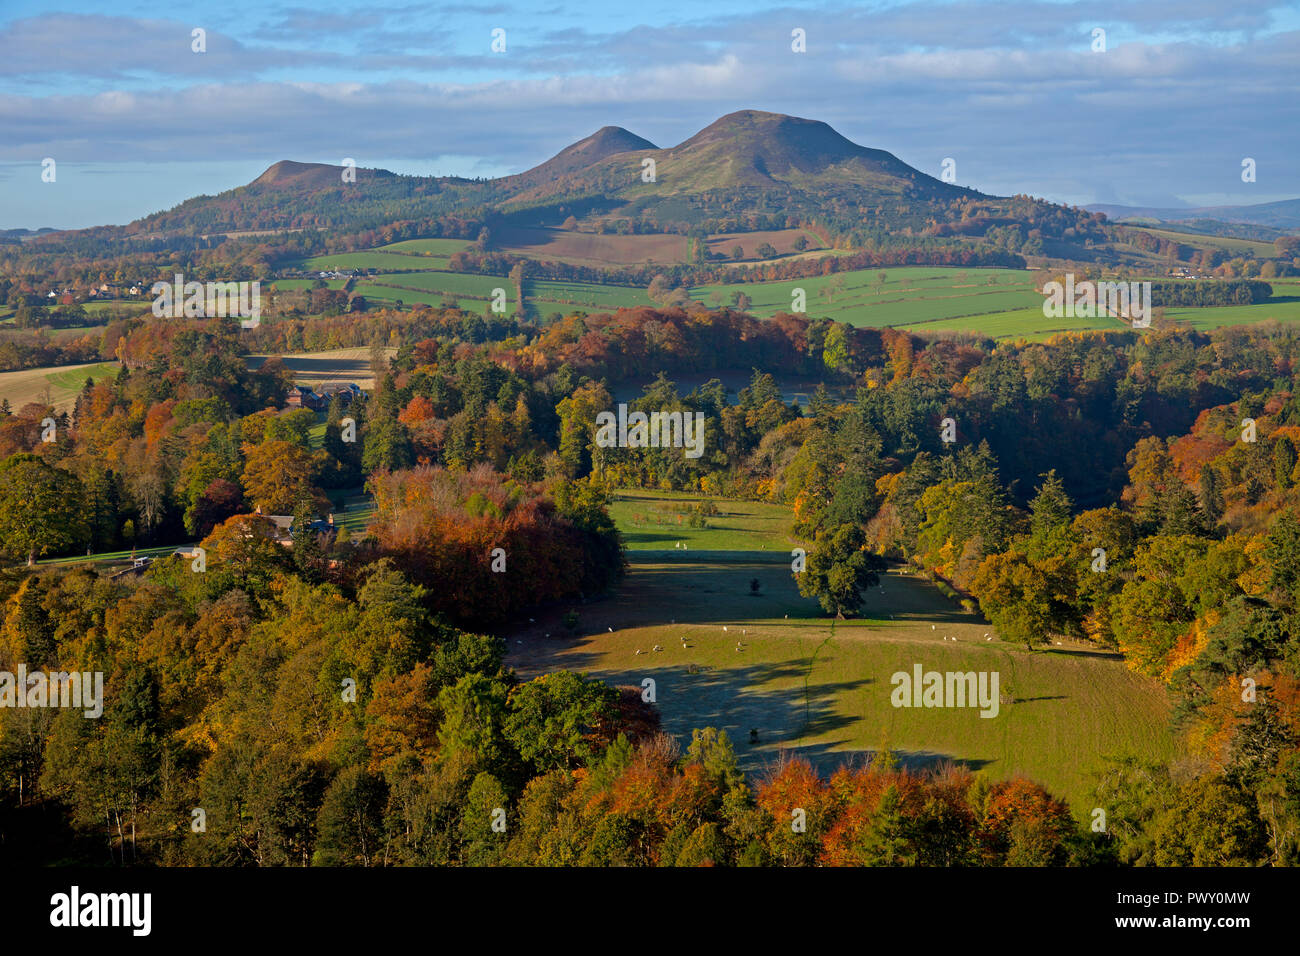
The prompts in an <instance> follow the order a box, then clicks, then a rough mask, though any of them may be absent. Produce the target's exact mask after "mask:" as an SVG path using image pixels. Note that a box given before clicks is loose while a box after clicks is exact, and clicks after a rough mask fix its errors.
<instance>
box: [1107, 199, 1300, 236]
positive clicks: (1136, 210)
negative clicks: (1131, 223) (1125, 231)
mask: <svg viewBox="0 0 1300 956" xmlns="http://www.w3.org/2000/svg"><path fill="white" fill-rule="evenodd" d="M1086 208H1087V209H1088V210H1089V211H1091V212H1104V213H1105V214H1106V215H1107V216H1108V217H1109V218H1111V219H1116V220H1125V219H1157V220H1160V221H1161V222H1180V223H1188V222H1195V221H1197V220H1206V219H1208V220H1213V221H1217V222H1232V223H1247V224H1249V225H1253V226H1266V227H1269V228H1272V229H1277V230H1280V231H1282V232H1294V231H1296V230H1300V199H1283V200H1280V201H1278V202H1266V203H1256V204H1254V205H1248V206H1196V207H1189V208H1186V209H1171V208H1159V207H1154V206H1117V205H1110V204H1106V203H1101V204H1098V205H1095V206H1088V207H1086Z"/></svg>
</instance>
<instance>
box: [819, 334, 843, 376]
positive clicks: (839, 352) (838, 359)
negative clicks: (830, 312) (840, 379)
mask: <svg viewBox="0 0 1300 956" xmlns="http://www.w3.org/2000/svg"><path fill="white" fill-rule="evenodd" d="M822 361H823V362H824V363H825V364H826V367H827V368H829V369H830V370H831V371H834V372H839V371H842V370H843V369H845V368H847V367H848V364H849V335H848V332H847V330H846V329H845V327H844V326H842V325H840V324H839V323H838V322H832V323H831V327H830V328H829V329H827V330H826V338H825V339H823V340H822Z"/></svg>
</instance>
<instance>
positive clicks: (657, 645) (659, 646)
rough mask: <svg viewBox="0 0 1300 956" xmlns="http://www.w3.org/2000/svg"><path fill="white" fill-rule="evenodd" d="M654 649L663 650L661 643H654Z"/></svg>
mask: <svg viewBox="0 0 1300 956" xmlns="http://www.w3.org/2000/svg"><path fill="white" fill-rule="evenodd" d="M655 650H656V651H662V650H663V645H661V644H656V645H655Z"/></svg>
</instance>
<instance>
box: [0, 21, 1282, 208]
mask: <svg viewBox="0 0 1300 956" xmlns="http://www.w3.org/2000/svg"><path fill="white" fill-rule="evenodd" d="M194 28H202V29H204V30H206V31H207V36H206V39H207V51H206V52H205V53H194V52H192V50H191V43H192V41H191V31H192V30H193V29H194ZM497 28H500V29H503V30H505V39H506V50H505V52H504V53H493V52H492V51H491V48H490V46H491V42H492V31H493V30H494V29H497ZM795 28H800V29H802V30H804V31H805V32H806V36H807V52H806V53H803V54H795V53H793V52H792V51H791V48H790V46H791V39H790V37H791V31H792V30H793V29H795ZM1094 28H1102V29H1104V30H1105V31H1106V51H1105V52H1104V53H1100V52H1094V51H1093V50H1092V49H1091V46H1092V42H1093V37H1092V32H1093V30H1094ZM1298 81H1300V6H1297V5H1296V4H1295V3H1294V2H1290V3H1281V2H1253V0H1234V2H1233V3H1232V4H1225V3H1222V2H1206V0H1177V2H1175V0H1153V2H1136V3H1133V2H1124V0H1118V2H1087V3H1083V2H1034V3H1026V2H1014V0H1000V2H988V3H981V2H936V0H917V2H887V3H870V2H866V3H861V2H859V3H852V4H779V5H767V4H764V3H763V2H762V0H745V2H737V0H723V2H680V0H666V2H655V3H648V4H627V3H610V2H604V3H551V2H548V0H542V2H539V3H535V4H531V5H520V4H515V3H469V4H462V5H451V4H427V3H418V2H409V3H408V2H401V0H395V2H392V3H386V4H385V3H381V4H379V5H375V6H369V7H366V6H360V5H355V4H344V3H333V2H316V3H313V4H311V5H310V6H307V5H305V4H299V3H276V2H257V3H251V2H243V0H235V2H232V3H223V4H219V5H218V4H207V3H169V4H166V5H164V6H161V7H160V6H158V5H154V4H147V3H126V2H113V0H108V2H104V0H96V2H68V0H54V2H53V3H48V2H41V3H37V2H33V0H5V3H4V4H3V7H0V228H12V227H19V226H25V227H31V228H34V227H39V226H54V227H58V228H71V227H80V226H89V225H98V224H104V223H120V222H127V221H129V220H131V219H134V218H137V217H139V216H142V215H146V214H148V213H151V212H155V211H158V210H160V209H165V208H168V207H170V206H173V205H175V204H176V203H177V202H180V201H181V200H183V199H185V198H187V197H189V196H192V195H196V194H199V193H215V192H219V191H221V190H223V189H228V188H230V187H232V186H236V185H239V184H241V183H244V182H247V181H248V180H250V179H252V178H254V177H255V176H256V175H257V174H258V173H260V172H261V171H262V170H263V169H265V168H266V167H267V166H269V165H270V164H271V163H273V162H276V161H277V160H280V159H297V160H304V161H317V162H330V163H338V162H340V161H341V160H342V159H343V158H344V157H351V158H354V159H355V160H356V161H357V163H358V164H359V165H361V166H380V167H384V168H388V169H394V170H396V171H399V172H419V173H457V174H461V175H500V174H503V173H508V172H516V171H519V170H522V169H526V168H528V167H529V166H533V165H535V164H537V163H539V162H541V161H542V160H544V159H546V158H547V157H548V156H550V155H552V154H553V153H555V152H556V151H558V150H559V149H561V148H562V147H564V146H565V145H567V144H568V143H571V142H573V141H575V140H577V139H580V138H582V137H583V136H586V135H588V134H590V133H591V132H593V131H594V130H596V129H597V128H599V127H601V126H604V125H607V124H613V125H619V126H625V127H627V128H628V129H630V130H632V131H633V132H635V133H637V134H639V135H641V136H645V137H647V138H648V139H650V140H653V141H654V142H655V143H656V144H658V145H660V146H671V145H674V144H676V143H678V142H681V141H682V140H684V139H686V138H687V137H688V136H690V135H691V134H692V133H694V132H695V131H697V130H698V129H700V128H701V127H703V126H705V125H707V124H708V123H710V122H712V121H713V120H714V119H716V118H717V117H718V116H720V115H722V114H724V113H728V112H731V111H732V110H737V109H746V108H748V109H763V110H772V111H777V112H784V113H792V114H795V115H798V116H806V117H810V118H813V119H820V120H825V121H826V122H828V123H830V124H831V125H832V126H834V127H835V128H836V129H838V130H839V131H840V132H841V133H843V134H844V135H846V136H848V137H849V138H850V139H852V140H854V141H855V142H858V143H861V144H863V145H865V146H871V147H875V148H880V149H886V150H889V151H890V152H892V153H894V154H895V155H897V156H898V157H899V158H901V159H902V160H904V161H905V162H908V163H910V164H912V165H913V166H916V167H917V168H919V169H922V170H924V171H926V172H929V173H931V174H933V175H938V173H939V169H940V164H941V163H942V161H943V159H944V158H945V157H952V158H953V159H955V160H956V164H957V165H956V171H957V180H958V182H960V183H962V184H963V185H969V186H973V187H975V188H978V189H982V190H984V191H986V192H992V193H999V194H1009V193H1020V192H1027V193H1031V194H1033V195H1038V196H1045V197H1047V198H1049V199H1054V200H1057V201H1062V202H1074V203H1090V202H1124V203H1131V204H1141V205H1172V206H1176V205H1184V204H1191V205H1206V204H1218V203H1249V202H1268V201H1272V200H1276V199H1284V198H1293V197H1295V196H1297V195H1300V175H1298V174H1300V149H1298V148H1297V147H1298V146H1300V132H1298V131H1300V82H1298ZM46 157H51V158H53V159H55V161H56V163H57V178H56V181H55V182H54V183H43V182H42V181H41V161H42V159H44V158H46ZM1245 157H1251V158H1253V159H1255V161H1256V163H1257V178H1256V181H1255V182H1254V183H1243V182H1242V181H1241V161H1242V159H1243V158H1245Z"/></svg>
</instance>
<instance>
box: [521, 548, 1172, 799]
mask: <svg viewBox="0 0 1300 956" xmlns="http://www.w3.org/2000/svg"><path fill="white" fill-rule="evenodd" d="M631 558H632V562H633V563H632V566H631V569H630V571H629V574H628V577H627V580H626V582H625V583H624V586H623V587H622V588H621V589H620V590H619V591H618V593H617V594H616V595H614V596H613V597H612V598H610V599H608V600H605V601H600V602H595V603H592V604H588V605H581V606H578V607H576V608H575V609H576V610H577V612H578V616H579V624H578V630H577V635H576V636H570V635H569V634H568V633H567V632H566V631H565V629H564V627H563V625H562V624H561V623H560V615H561V613H562V612H563V611H565V610H567V609H568V608H567V607H566V608H560V609H557V610H556V611H555V612H554V613H553V614H551V615H549V616H546V617H543V618H539V619H538V620H537V622H536V623H535V624H531V625H529V626H528V627H526V628H524V629H522V630H520V631H518V632H516V633H512V634H510V635H508V646H509V657H508V663H509V664H510V665H511V666H513V667H515V668H516V669H517V670H518V671H519V673H520V675H521V676H522V677H524V678H529V677H532V676H536V675H537V674H539V673H543V672H546V671H551V670H557V669H565V668H567V669H571V670H577V671H586V672H588V673H590V674H592V675H593V676H598V677H600V678H602V679H604V680H607V681H609V682H611V683H613V684H616V685H622V686H636V687H640V686H642V685H641V681H642V679H643V678H646V677H650V678H652V679H653V680H654V681H655V682H656V695H657V704H658V707H659V711H660V713H661V715H662V718H663V725H664V729H665V730H666V731H668V732H670V733H672V734H674V735H676V736H677V737H678V739H679V740H680V741H681V742H682V743H683V745H685V743H687V742H689V739H690V732H691V730H692V729H693V728H696V727H704V726H716V727H721V728H724V729H725V730H726V731H727V733H728V735H729V736H730V737H731V739H732V741H733V742H734V744H735V745H736V749H737V752H738V754H739V756H740V758H741V761H742V765H743V766H744V768H745V769H746V770H747V771H749V772H755V773H761V772H763V770H764V769H765V768H767V767H770V766H771V765H772V764H773V763H774V762H775V761H776V760H777V758H778V756H779V754H780V752H781V751H783V750H785V751H796V752H798V753H799V754H801V755H803V756H806V757H807V758H808V759H810V760H812V761H813V763H814V764H815V765H817V766H818V767H820V768H821V769H822V770H823V771H828V770H831V769H833V768H834V767H836V766H838V765H840V764H843V763H845V762H849V761H855V760H863V759H866V757H867V753H868V752H869V751H872V750H877V749H879V748H880V747H881V746H882V745H886V744H887V745H888V746H889V747H890V748H892V749H894V750H895V751H896V752H898V753H899V755H900V758H901V759H902V760H904V761H905V762H906V763H908V764H910V765H916V766H921V765H928V764H932V763H934V762H937V761H943V760H954V761H962V762H964V763H967V764H968V765H970V766H971V767H972V768H974V769H979V770H982V771H984V772H986V773H987V774H989V775H990V776H991V777H993V778H995V779H1001V778H1006V777H1009V776H1013V775H1017V774H1022V775H1026V776H1029V777H1031V778H1032V779H1035V780H1038V781H1039V782H1041V783H1043V784H1045V785H1046V786H1047V787H1049V788H1050V789H1051V790H1052V791H1053V792H1055V793H1057V794H1059V795H1061V796H1063V797H1065V798H1066V799H1067V800H1069V802H1070V804H1071V806H1072V807H1073V809H1074V811H1075V813H1076V815H1077V816H1079V817H1080V818H1081V819H1082V818H1085V816H1086V813H1087V812H1088V810H1090V809H1091V807H1092V806H1093V805H1094V804H1093V802H1092V801H1091V797H1090V793H1091V788H1092V786H1093V782H1094V774H1095V772H1096V771H1098V770H1099V768H1100V767H1101V765H1102V758H1103V756H1104V755H1108V754H1137V755H1141V756H1144V757H1149V758H1151V759H1154V760H1161V761H1167V760H1168V759H1170V757H1171V756H1172V754H1173V751H1174V744H1173V740H1172V738H1171V735H1170V733H1169V730H1168V725H1167V717H1168V703H1167V700H1166V697H1165V692H1164V689H1163V688H1162V687H1161V686H1160V685H1158V684H1155V683H1153V682H1150V681H1147V680H1145V679H1142V678H1139V677H1137V676H1135V675H1134V674H1132V673H1131V672H1130V671H1128V670H1127V669H1126V668H1125V667H1124V665H1123V664H1122V662H1120V661H1119V660H1118V659H1116V658H1114V657H1112V656H1108V655H1102V654H1099V653H1096V652H1094V651H1092V650H1090V649H1088V648H1087V647H1085V646H1083V645H1078V646H1074V645H1071V646H1062V647H1053V648H1051V649H1050V650H1046V651H1037V652H1032V653H1031V652H1027V651H1025V650H1024V649H1023V648H1020V647H1014V646H1011V645H1008V644H1004V643H1002V642H1000V641H998V640H997V638H996V634H995V633H994V631H993V629H992V628H991V627H990V626H988V625H986V624H984V623H982V622H981V621H980V620H979V618H977V617H976V616H973V615H970V614H967V613H965V612H963V611H962V610H961V609H960V608H958V607H956V606H955V605H953V604H952V603H950V602H949V601H948V600H947V599H946V598H944V597H943V596H942V595H941V594H940V593H939V592H938V591H937V590H936V589H935V588H934V587H933V585H931V584H930V583H928V582H926V581H924V580H922V579H920V578H919V577H915V576H913V575H911V574H907V573H898V571H897V570H894V571H891V572H889V573H887V574H886V575H885V576H884V578H883V580H882V582H881V585H880V587H879V588H874V589H872V590H871V592H870V594H869V595H868V600H867V605H866V608H865V609H864V613H865V615H866V616H865V617H864V618H862V619H858V620H853V621H848V622H836V623H835V626H834V630H833V632H832V627H831V623H832V622H831V621H830V620H829V619H827V618H825V617H824V616H822V615H821V613H820V609H819V608H818V607H817V606H816V604H815V603H814V602H812V601H809V600H806V599H804V598H802V597H800V596H799V594H798V591H797V588H796V586H795V584H794V580H793V577H792V575H791V573H790V565H789V560H788V556H782V557H780V558H777V557H775V556H773V557H771V558H768V557H766V556H761V555H755V554H752V553H751V554H735V553H733V554H729V555H727V554H710V555H708V556H704V555H699V554H691V555H687V554H686V553H682V554H680V555H670V556H659V555H655V556H650V555H644V556H641V557H638V556H637V555H636V553H635V552H632V554H631ZM754 580H757V581H758V585H759V587H758V591H757V592H753V591H751V582H752V581H754ZM665 618H667V619H668V620H667V621H665ZM986 635H987V636H988V638H992V640H989V639H987V638H986ZM656 645H658V646H660V647H661V648H662V650H660V651H655V650H654V647H655V646H656ZM638 651H639V652H640V653H638ZM918 663H919V664H921V665H922V666H923V667H924V668H925V669H926V670H938V671H971V670H973V671H996V672H997V673H998V674H999V685H1000V686H999V689H1000V693H1001V702H1000V704H999V713H998V715H997V716H996V717H993V718H983V717H981V716H980V715H979V710H978V709H973V708H950V709H944V708H931V709H925V708H912V709H904V708H895V707H893V706H892V705H891V703H890V694H891V692H892V690H893V685H892V684H891V682H890V677H891V675H892V674H894V673H895V672H898V671H904V672H907V673H911V671H912V668H913V665H914V664H918ZM751 730H755V731H757V734H758V739H757V743H755V744H751V743H750V731H751Z"/></svg>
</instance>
